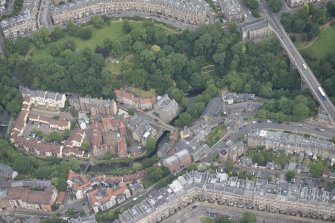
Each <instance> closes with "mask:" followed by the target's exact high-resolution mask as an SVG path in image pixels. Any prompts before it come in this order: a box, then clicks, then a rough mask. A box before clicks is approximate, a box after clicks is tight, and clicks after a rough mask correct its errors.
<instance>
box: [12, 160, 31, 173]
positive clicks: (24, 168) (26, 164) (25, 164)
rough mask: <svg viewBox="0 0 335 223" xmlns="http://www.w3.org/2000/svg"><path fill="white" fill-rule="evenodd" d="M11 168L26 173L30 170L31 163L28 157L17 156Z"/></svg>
mask: <svg viewBox="0 0 335 223" xmlns="http://www.w3.org/2000/svg"><path fill="white" fill-rule="evenodd" d="M13 168H14V169H15V170H17V171H18V172H19V174H27V173H31V172H32V168H33V166H32V163H31V160H30V159H25V158H24V157H22V156H20V157H18V158H17V159H16V160H15V161H14V163H13Z"/></svg>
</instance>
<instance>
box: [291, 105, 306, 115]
mask: <svg viewBox="0 0 335 223" xmlns="http://www.w3.org/2000/svg"><path fill="white" fill-rule="evenodd" d="M292 113H293V115H294V116H295V117H297V118H307V117H308V116H309V108H308V107H307V106H306V105H305V104H303V103H298V104H295V105H294V106H293V111H292Z"/></svg>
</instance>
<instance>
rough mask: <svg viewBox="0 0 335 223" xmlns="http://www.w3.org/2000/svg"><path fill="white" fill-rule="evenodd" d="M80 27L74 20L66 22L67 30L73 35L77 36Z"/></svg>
mask: <svg viewBox="0 0 335 223" xmlns="http://www.w3.org/2000/svg"><path fill="white" fill-rule="evenodd" d="M78 29H79V26H77V25H76V24H74V23H73V22H72V21H70V22H68V23H67V24H66V32H67V33H68V34H69V35H71V36H75V35H76V34H77V32H78Z"/></svg>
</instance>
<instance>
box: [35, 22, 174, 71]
mask: <svg viewBox="0 0 335 223" xmlns="http://www.w3.org/2000/svg"><path fill="white" fill-rule="evenodd" d="M130 23H131V24H132V25H133V26H143V23H144V22H143V21H130ZM122 25H123V22H122V21H111V22H110V24H109V25H107V26H105V27H103V28H102V29H96V28H95V27H93V26H92V25H89V26H87V27H90V28H91V30H92V37H91V38H90V39H89V40H82V39H80V38H77V37H72V36H69V35H65V37H64V38H62V39H61V40H58V41H56V43H62V42H65V41H66V40H70V39H72V40H74V41H75V43H76V46H77V49H84V48H90V49H92V50H94V49H95V48H96V47H97V46H98V45H99V44H102V43H103V41H104V39H107V38H109V39H112V40H119V41H120V40H122V38H123V37H124V36H125V34H124V33H123V31H122ZM155 25H156V26H158V27H162V28H163V29H164V30H165V31H166V32H167V33H173V32H175V30H173V29H170V28H168V27H167V26H164V25H162V24H155ZM49 50H50V44H48V45H47V46H46V47H45V48H44V49H34V50H33V51H32V55H31V56H32V58H33V59H42V58H46V57H48V56H50V53H49ZM115 69H119V68H115Z"/></svg>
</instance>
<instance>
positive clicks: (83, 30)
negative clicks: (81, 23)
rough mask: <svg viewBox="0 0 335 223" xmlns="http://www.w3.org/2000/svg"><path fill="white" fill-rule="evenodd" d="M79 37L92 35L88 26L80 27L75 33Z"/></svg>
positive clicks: (88, 37)
mask: <svg viewBox="0 0 335 223" xmlns="http://www.w3.org/2000/svg"><path fill="white" fill-rule="evenodd" d="M77 35H78V36H79V37H80V38H82V39H84V40H87V39H90V38H91V36H92V31H91V29H90V28H80V29H79V31H78V34H77Z"/></svg>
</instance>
